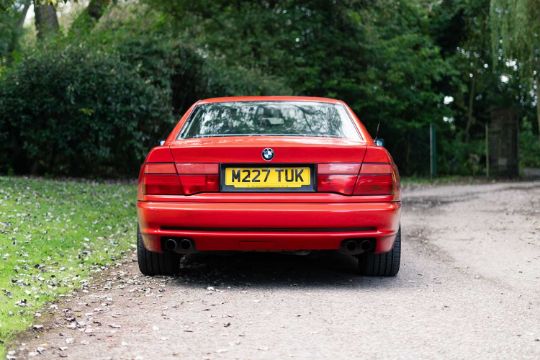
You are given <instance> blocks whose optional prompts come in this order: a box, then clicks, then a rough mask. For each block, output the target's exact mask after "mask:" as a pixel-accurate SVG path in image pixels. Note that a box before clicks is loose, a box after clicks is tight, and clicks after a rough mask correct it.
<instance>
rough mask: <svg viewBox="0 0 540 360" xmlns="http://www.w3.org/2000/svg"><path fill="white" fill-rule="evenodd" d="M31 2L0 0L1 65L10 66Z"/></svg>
mask: <svg viewBox="0 0 540 360" xmlns="http://www.w3.org/2000/svg"><path fill="white" fill-rule="evenodd" d="M30 4H31V0H18V1H17V0H0V65H1V64H2V62H6V63H8V64H9V62H10V61H11V57H12V55H13V52H14V51H15V50H16V49H17V45H18V40H19V37H20V35H21V33H22V30H23V24H24V19H25V18H26V14H27V12H28V9H29V7H30Z"/></svg>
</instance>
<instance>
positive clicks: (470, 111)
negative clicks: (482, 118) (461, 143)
mask: <svg viewBox="0 0 540 360" xmlns="http://www.w3.org/2000/svg"><path fill="white" fill-rule="evenodd" d="M475 84H476V82H475V79H474V77H473V78H472V79H471V89H470V90H469V103H468V105H467V124H466V126H465V142H467V143H468V142H469V139H470V131H471V126H472V125H473V124H474V122H475V118H474V115H473V114H474V96H475V93H476V86H475Z"/></svg>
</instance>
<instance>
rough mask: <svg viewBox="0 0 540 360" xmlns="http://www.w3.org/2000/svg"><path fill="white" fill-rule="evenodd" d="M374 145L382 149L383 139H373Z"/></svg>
mask: <svg viewBox="0 0 540 360" xmlns="http://www.w3.org/2000/svg"><path fill="white" fill-rule="evenodd" d="M375 145H376V146H380V147H383V146H384V139H379V138H377V139H375Z"/></svg>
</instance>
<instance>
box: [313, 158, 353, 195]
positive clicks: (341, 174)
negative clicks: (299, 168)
mask: <svg viewBox="0 0 540 360" xmlns="http://www.w3.org/2000/svg"><path fill="white" fill-rule="evenodd" d="M359 170H360V164H319V166H318V171H317V190H318V191H319V192H335V193H340V194H344V195H351V194H352V192H353V189H354V185H355V184H356V179H357V177H358V172H359Z"/></svg>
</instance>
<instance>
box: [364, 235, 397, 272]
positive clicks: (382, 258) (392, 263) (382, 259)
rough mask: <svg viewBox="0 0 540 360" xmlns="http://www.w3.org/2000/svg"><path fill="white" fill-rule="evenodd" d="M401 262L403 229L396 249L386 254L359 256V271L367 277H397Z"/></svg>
mask: <svg viewBox="0 0 540 360" xmlns="http://www.w3.org/2000/svg"><path fill="white" fill-rule="evenodd" d="M400 261H401V228H399V230H398V232H397V235H396V240H395V241H394V247H393V248H392V250H390V251H389V252H387V253H384V254H362V255H359V256H358V270H359V272H360V274H362V275H366V276H396V275H397V273H398V272H399V264H400Z"/></svg>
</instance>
